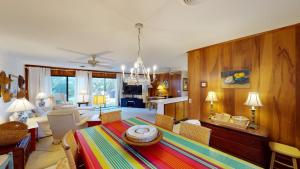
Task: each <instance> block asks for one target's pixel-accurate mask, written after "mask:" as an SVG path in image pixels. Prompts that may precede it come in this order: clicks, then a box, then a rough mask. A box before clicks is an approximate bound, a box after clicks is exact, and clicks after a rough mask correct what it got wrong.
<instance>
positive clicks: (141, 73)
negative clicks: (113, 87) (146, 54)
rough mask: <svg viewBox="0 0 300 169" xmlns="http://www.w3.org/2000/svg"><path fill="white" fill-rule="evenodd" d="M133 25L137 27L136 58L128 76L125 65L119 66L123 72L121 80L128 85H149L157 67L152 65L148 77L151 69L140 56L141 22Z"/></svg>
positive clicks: (153, 79) (153, 78)
mask: <svg viewBox="0 0 300 169" xmlns="http://www.w3.org/2000/svg"><path fill="white" fill-rule="evenodd" d="M135 27H136V28H137V29H138V52H137V59H136V61H135V62H134V64H133V67H132V68H131V69H130V75H129V76H128V77H126V76H125V65H122V66H121V69H122V72H123V82H125V83H127V84H128V85H148V86H151V83H153V82H154V81H155V78H156V76H155V71H156V69H157V67H156V65H154V66H153V68H152V70H153V72H152V80H151V77H150V74H151V69H150V68H146V67H145V65H144V63H143V60H142V56H141V37H140V35H141V29H142V28H143V24H141V23H137V24H135Z"/></svg>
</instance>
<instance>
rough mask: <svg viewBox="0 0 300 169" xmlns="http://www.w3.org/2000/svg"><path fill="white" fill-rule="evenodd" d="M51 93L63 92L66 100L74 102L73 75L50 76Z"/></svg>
mask: <svg viewBox="0 0 300 169" xmlns="http://www.w3.org/2000/svg"><path fill="white" fill-rule="evenodd" d="M51 81H52V93H53V94H60V93H63V94H65V96H66V99H67V101H69V102H71V103H75V77H69V76H52V77H51Z"/></svg>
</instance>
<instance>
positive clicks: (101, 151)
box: [75, 118, 260, 169]
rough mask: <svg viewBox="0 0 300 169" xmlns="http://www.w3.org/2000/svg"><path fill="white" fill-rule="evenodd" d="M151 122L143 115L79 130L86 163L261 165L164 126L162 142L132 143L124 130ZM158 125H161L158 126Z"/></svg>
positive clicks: (128, 167) (248, 168) (125, 168)
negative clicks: (124, 139) (146, 145)
mask: <svg viewBox="0 0 300 169" xmlns="http://www.w3.org/2000/svg"><path fill="white" fill-rule="evenodd" d="M142 124H143V125H144V124H150V125H153V124H152V123H149V122H147V121H144V120H142V119H139V118H131V119H128V120H125V121H117V122H112V123H108V124H105V125H101V126H95V127H90V128H86V129H81V130H78V131H76V134H75V135H76V138H77V140H78V143H79V147H80V152H81V154H82V156H83V158H84V161H85V165H86V166H85V167H86V168H90V169H98V168H115V169H132V168H137V169H138V168H150V169H155V168H164V169H165V168H166V169H171V168H179V169H189V168H191V169H192V168H199V169H205V168H212V169H218V168H237V169H252V168H253V169H254V168H260V167H258V166H255V165H253V164H251V163H248V162H246V161H243V160H241V159H238V158H236V157H233V156H231V155H228V154H226V153H223V152H221V151H218V150H216V149H213V148H211V147H209V146H206V145H203V144H200V143H198V142H195V141H193V140H190V139H188V138H185V137H182V136H180V135H178V134H176V133H173V132H170V131H167V130H164V129H163V128H160V127H158V128H159V129H160V130H161V131H163V134H164V136H163V139H162V141H161V142H160V143H157V144H155V145H151V146H148V147H136V146H129V145H127V144H126V143H125V142H124V141H123V140H122V138H121V137H122V133H123V132H124V131H126V130H127V129H128V128H129V127H130V126H132V125H142ZM156 127H157V126H156Z"/></svg>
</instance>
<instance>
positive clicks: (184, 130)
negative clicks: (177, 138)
mask: <svg viewBox="0 0 300 169" xmlns="http://www.w3.org/2000/svg"><path fill="white" fill-rule="evenodd" d="M179 134H180V135H182V136H184V137H187V138H189V139H191V140H194V141H197V142H200V143H202V144H206V145H209V141H210V134H211V129H209V128H207V127H202V126H199V125H195V124H190V123H186V122H181V123H180V130H179Z"/></svg>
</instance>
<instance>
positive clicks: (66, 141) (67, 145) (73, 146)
mask: <svg viewBox="0 0 300 169" xmlns="http://www.w3.org/2000/svg"><path fill="white" fill-rule="evenodd" d="M62 146H63V148H64V151H65V154H66V157H67V159H68V163H69V167H70V169H76V168H77V167H76V166H77V165H76V164H77V161H78V157H79V154H78V145H77V143H76V140H75V138H74V133H73V131H72V130H70V131H68V132H67V133H66V134H65V135H64V137H63V140H62Z"/></svg>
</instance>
